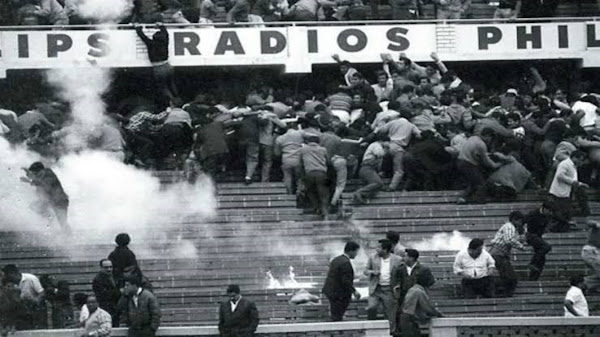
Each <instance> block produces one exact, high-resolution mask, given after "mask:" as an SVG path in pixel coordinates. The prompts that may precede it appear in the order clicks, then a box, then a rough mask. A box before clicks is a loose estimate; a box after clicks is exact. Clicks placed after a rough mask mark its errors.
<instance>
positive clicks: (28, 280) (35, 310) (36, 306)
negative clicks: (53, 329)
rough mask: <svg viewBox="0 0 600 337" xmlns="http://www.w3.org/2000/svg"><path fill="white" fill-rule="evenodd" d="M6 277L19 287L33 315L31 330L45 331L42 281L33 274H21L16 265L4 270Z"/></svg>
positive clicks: (6, 267)
mask: <svg viewBox="0 0 600 337" xmlns="http://www.w3.org/2000/svg"><path fill="white" fill-rule="evenodd" d="M2 272H3V273H4V277H5V278H6V279H8V280H9V281H11V282H13V283H14V284H18V285H19V289H20V290H21V299H22V300H23V302H24V303H25V306H26V307H27V309H28V311H29V312H30V313H31V321H30V322H29V323H30V326H29V327H30V328H31V329H45V328H46V327H47V317H46V302H45V301H44V297H45V292H44V288H43V287H42V284H41V283H40V280H39V279H38V278H37V276H35V275H33V274H27V273H21V272H20V271H19V268H18V267H17V266H16V265H14V264H8V265H6V266H4V267H3V268H2Z"/></svg>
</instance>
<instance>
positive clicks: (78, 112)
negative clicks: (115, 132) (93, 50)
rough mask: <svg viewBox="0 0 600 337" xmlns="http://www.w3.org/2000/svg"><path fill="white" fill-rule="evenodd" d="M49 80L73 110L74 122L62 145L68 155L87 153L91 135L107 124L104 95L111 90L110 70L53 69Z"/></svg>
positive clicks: (64, 131)
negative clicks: (96, 129)
mask: <svg viewBox="0 0 600 337" xmlns="http://www.w3.org/2000/svg"><path fill="white" fill-rule="evenodd" d="M46 79H47V82H48V84H50V85H51V86H52V87H54V88H56V89H57V91H56V94H57V95H58V96H59V97H60V98H61V99H63V100H64V101H67V102H69V104H70V107H71V119H72V121H71V124H70V125H68V126H67V127H66V128H65V129H64V130H63V137H62V143H63V145H64V146H65V148H66V150H68V151H72V150H81V149H85V148H86V147H87V146H86V145H87V142H88V136H89V135H90V132H91V131H92V130H93V129H94V128H96V127H97V126H99V125H101V124H102V123H104V122H105V117H104V111H105V110H106V104H105V103H104V101H103V100H102V95H103V94H104V93H106V91H107V90H108V89H109V88H110V83H111V74H110V70H109V69H106V68H100V67H86V68H85V69H84V70H83V69H77V70H73V69H68V68H66V69H51V70H49V71H48V72H47V73H46Z"/></svg>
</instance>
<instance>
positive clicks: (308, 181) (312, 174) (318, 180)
mask: <svg viewBox="0 0 600 337" xmlns="http://www.w3.org/2000/svg"><path fill="white" fill-rule="evenodd" d="M304 184H305V186H306V193H307V194H308V198H309V199H310V201H311V204H312V207H313V209H315V211H320V212H321V214H322V215H328V214H329V188H328V187H327V172H323V171H309V172H306V175H305V176H304Z"/></svg>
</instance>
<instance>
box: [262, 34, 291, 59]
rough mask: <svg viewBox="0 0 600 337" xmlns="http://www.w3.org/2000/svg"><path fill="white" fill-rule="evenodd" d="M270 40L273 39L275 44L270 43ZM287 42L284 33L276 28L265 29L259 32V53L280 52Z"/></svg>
mask: <svg viewBox="0 0 600 337" xmlns="http://www.w3.org/2000/svg"><path fill="white" fill-rule="evenodd" d="M271 41H275V45H274V46H272V45H271ZM286 44H287V40H286V38H285V35H283V34H281V33H280V32H278V31H276V30H266V31H262V32H260V53H261V54H277V53H280V52H281V51H282V50H283V49H285V46H286Z"/></svg>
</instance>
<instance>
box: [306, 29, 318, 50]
mask: <svg viewBox="0 0 600 337" xmlns="http://www.w3.org/2000/svg"><path fill="white" fill-rule="evenodd" d="M318 41H319V32H318V31H317V30H316V29H309V30H308V52H309V53H311V54H315V53H318V52H319V42H318Z"/></svg>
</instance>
